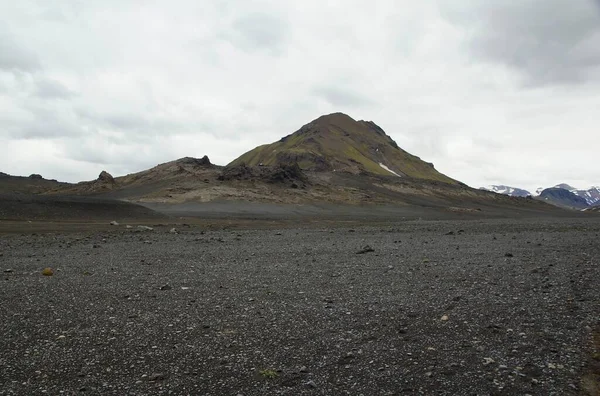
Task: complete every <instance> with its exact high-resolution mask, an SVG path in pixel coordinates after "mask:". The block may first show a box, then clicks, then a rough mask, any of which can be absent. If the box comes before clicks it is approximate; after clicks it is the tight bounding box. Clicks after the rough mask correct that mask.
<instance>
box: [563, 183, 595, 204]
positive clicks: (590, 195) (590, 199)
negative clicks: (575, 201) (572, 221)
mask: <svg viewBox="0 0 600 396" xmlns="http://www.w3.org/2000/svg"><path fill="white" fill-rule="evenodd" d="M554 188H562V189H565V190H568V191H570V192H572V193H573V194H575V195H577V196H579V197H581V198H583V199H585V201H586V202H587V204H588V205H590V206H594V205H597V204H600V187H590V188H589V189H587V190H581V189H577V188H575V187H572V186H570V185H568V184H565V183H562V184H558V185H556V186H554Z"/></svg>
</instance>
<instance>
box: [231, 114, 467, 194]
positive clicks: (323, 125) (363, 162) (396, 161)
mask: <svg viewBox="0 0 600 396" xmlns="http://www.w3.org/2000/svg"><path fill="white" fill-rule="evenodd" d="M285 163H298V165H299V166H300V168H301V169H303V170H310V171H321V172H327V171H337V172H348V173H352V174H363V173H371V174H375V175H388V176H389V175H394V176H399V177H409V178H415V179H423V180H435V181H441V182H445V183H450V184H456V183H457V182H456V181H455V180H453V179H451V178H449V177H447V176H445V175H443V174H441V173H439V172H438V171H437V170H435V168H434V167H433V164H430V163H427V162H425V161H423V160H421V159H420V158H419V157H416V156H414V155H412V154H409V153H407V152H406V151H404V150H402V149H401V148H400V147H398V145H397V144H396V142H394V140H392V138H390V137H389V136H388V135H387V134H386V133H385V132H384V131H383V129H381V128H380V127H379V126H377V125H376V124H375V123H374V122H372V121H355V120H354V119H352V118H351V117H349V116H348V115H346V114H342V113H334V114H329V115H325V116H322V117H319V118H317V119H316V120H314V121H312V122H310V123H308V124H306V125H304V126H303V127H302V128H300V129H299V130H298V131H296V132H294V133H293V134H291V135H288V136H286V137H284V138H282V139H281V140H280V141H278V142H275V143H271V144H266V145H263V146H259V147H257V148H255V149H254V150H251V151H249V152H247V153H245V154H243V155H242V156H241V157H239V158H237V159H236V160H234V161H233V162H232V163H231V164H230V166H238V165H241V164H245V165H249V166H261V165H262V166H276V165H280V164H285Z"/></svg>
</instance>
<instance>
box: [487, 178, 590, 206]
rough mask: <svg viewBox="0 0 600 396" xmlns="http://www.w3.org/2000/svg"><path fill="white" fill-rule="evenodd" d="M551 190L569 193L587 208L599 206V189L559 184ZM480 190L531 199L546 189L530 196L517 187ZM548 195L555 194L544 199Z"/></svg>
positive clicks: (527, 192)
mask: <svg viewBox="0 0 600 396" xmlns="http://www.w3.org/2000/svg"><path fill="white" fill-rule="evenodd" d="M552 188H553V189H562V190H566V191H569V192H571V193H573V194H575V195H577V196H578V197H580V198H583V199H584V200H585V201H586V204H587V205H589V206H595V205H600V187H590V188H589V189H587V190H582V189H577V188H575V187H573V186H571V185H569V184H566V183H561V184H557V185H556V186H554V187H552ZM480 190H485V191H492V192H495V193H498V194H504V195H509V196H512V197H527V196H528V195H531V196H532V197H538V196H540V195H541V194H542V192H543V191H544V190H546V189H545V188H543V187H540V188H538V189H537V190H536V191H535V193H534V194H531V193H530V192H529V191H527V190H523V189H520V188H517V187H509V186H504V185H491V186H488V187H480ZM549 195H551V196H552V197H554V196H555V195H556V194H555V193H552V192H551V193H548V194H546V197H549ZM551 201H552V199H549V200H548V202H551ZM559 202H560V199H559ZM579 202H580V203H581V201H579ZM559 206H560V205H559Z"/></svg>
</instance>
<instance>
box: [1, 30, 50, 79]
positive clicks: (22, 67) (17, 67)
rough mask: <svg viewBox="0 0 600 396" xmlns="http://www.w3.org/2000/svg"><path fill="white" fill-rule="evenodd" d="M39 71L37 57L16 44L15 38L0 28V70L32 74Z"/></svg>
mask: <svg viewBox="0 0 600 396" xmlns="http://www.w3.org/2000/svg"><path fill="white" fill-rule="evenodd" d="M40 69H41V65H40V61H39V59H38V57H37V56H36V55H35V54H34V53H32V52H30V51H28V50H27V49H25V48H24V47H23V46H21V45H19V44H17V42H16V41H15V38H14V37H13V36H12V35H11V34H10V33H9V32H7V31H6V30H4V29H2V26H0V70H6V71H9V72H33V71H37V70H40Z"/></svg>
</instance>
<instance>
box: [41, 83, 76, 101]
mask: <svg viewBox="0 0 600 396" xmlns="http://www.w3.org/2000/svg"><path fill="white" fill-rule="evenodd" d="M35 93H36V95H37V96H38V97H40V98H43V99H68V98H70V97H71V96H74V95H75V93H74V92H73V91H71V90H70V89H69V88H67V87H65V86H64V85H63V84H61V83H60V82H58V81H56V80H51V79H47V78H44V79H41V80H39V81H36V88H35Z"/></svg>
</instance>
